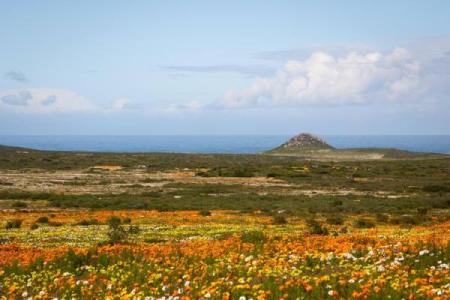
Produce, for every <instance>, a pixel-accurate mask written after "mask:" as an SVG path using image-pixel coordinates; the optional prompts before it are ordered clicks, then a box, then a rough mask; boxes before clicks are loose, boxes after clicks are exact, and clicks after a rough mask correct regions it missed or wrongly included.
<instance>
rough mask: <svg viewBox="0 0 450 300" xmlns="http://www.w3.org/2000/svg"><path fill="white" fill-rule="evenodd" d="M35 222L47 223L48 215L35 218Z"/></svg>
mask: <svg viewBox="0 0 450 300" xmlns="http://www.w3.org/2000/svg"><path fill="white" fill-rule="evenodd" d="M36 223H40V224H47V223H48V217H45V216H42V217H39V218H38V219H37V220H36Z"/></svg>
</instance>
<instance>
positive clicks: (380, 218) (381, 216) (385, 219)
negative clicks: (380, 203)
mask: <svg viewBox="0 0 450 300" xmlns="http://www.w3.org/2000/svg"><path fill="white" fill-rule="evenodd" d="M376 220H377V222H380V223H386V222H388V221H389V216H388V215H386V214H382V213H377V214H376Z"/></svg>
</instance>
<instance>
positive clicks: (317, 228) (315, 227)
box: [306, 219, 328, 235]
mask: <svg viewBox="0 0 450 300" xmlns="http://www.w3.org/2000/svg"><path fill="white" fill-rule="evenodd" d="M306 225H308V232H309V233H310V234H319V235H328V229H327V228H326V227H323V226H321V225H320V223H319V222H317V221H316V220H314V219H308V220H306Z"/></svg>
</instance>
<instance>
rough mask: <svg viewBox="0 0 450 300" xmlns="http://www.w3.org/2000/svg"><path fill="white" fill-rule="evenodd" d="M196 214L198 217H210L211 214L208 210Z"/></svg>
mask: <svg viewBox="0 0 450 300" xmlns="http://www.w3.org/2000/svg"><path fill="white" fill-rule="evenodd" d="M198 214H199V215H200V216H204V217H208V216H210V215H211V212H210V211H209V210H206V209H202V210H201V211H199V212H198Z"/></svg>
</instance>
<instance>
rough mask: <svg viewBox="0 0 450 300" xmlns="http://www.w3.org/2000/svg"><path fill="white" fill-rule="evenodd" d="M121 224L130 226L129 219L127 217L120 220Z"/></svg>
mask: <svg viewBox="0 0 450 300" xmlns="http://www.w3.org/2000/svg"><path fill="white" fill-rule="evenodd" d="M122 222H123V224H130V223H131V218H129V217H125V218H123V219H122Z"/></svg>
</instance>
